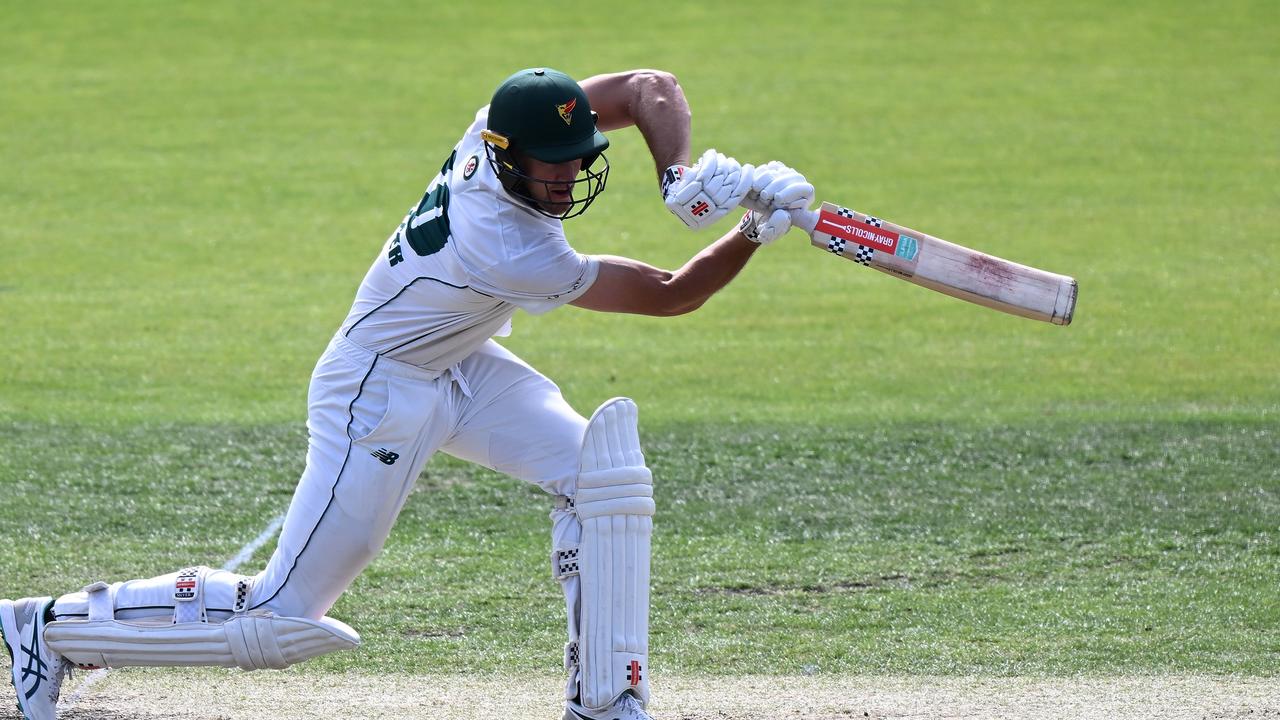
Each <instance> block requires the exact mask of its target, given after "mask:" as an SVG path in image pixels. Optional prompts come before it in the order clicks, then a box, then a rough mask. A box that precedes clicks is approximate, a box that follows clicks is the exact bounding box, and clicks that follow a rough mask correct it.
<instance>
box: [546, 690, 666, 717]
mask: <svg viewBox="0 0 1280 720" xmlns="http://www.w3.org/2000/svg"><path fill="white" fill-rule="evenodd" d="M564 720H653V718H652V717H650V716H649V713H647V712H645V711H644V705H641V704H640V701H639V700H637V699H636V696H635V695H632V694H631V693H629V692H625V693H622V696H621V697H619V698H618V699H617V700H616V701H615V702H614V703H613V705H611V706H609V709H608V710H606V711H604V712H603V713H599V714H595V713H590V712H588V711H587V709H586V708H584V707H582V706H581V705H579V704H578V703H576V702H574V701H572V700H570V701H568V702H566V703H565V708H564Z"/></svg>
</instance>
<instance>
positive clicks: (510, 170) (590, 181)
mask: <svg viewBox="0 0 1280 720" xmlns="http://www.w3.org/2000/svg"><path fill="white" fill-rule="evenodd" d="M484 134H485V140H486V142H485V144H484V147H485V154H486V156H487V158H488V160H489V166H490V167H492V168H493V172H494V174H496V175H497V176H498V181H499V182H501V183H502V187H503V189H505V190H506V191H507V192H508V193H509V194H510V195H512V196H513V197H515V198H516V199H518V200H521V201H523V202H524V203H525V204H527V205H528V206H529V207H531V208H533V209H534V210H535V211H536V212H538V213H540V214H542V215H546V216H547V217H549V218H555V219H557V220H568V219H569V218H572V217H577V216H579V215H581V214H582V213H584V212H586V211H587V208H588V207H590V206H591V203H592V202H594V201H595V199H596V198H597V197H598V196H599V195H600V193H602V192H604V187H605V183H606V182H608V180H609V158H607V157H605V156H604V154H603V153H599V154H597V155H596V156H594V157H589V158H583V160H582V169H581V170H580V171H579V172H578V177H577V178H575V179H574V180H572V181H570V182H564V181H555V180H544V179H542V178H539V177H534V176H532V175H530V174H528V173H527V172H525V171H524V168H523V167H521V166H520V161H519V160H518V159H517V158H516V156H515V153H513V152H511V150H510V148H509V147H508V148H504V147H501V145H500V144H499V143H498V142H495V140H499V139H500V138H497V137H493V136H494V135H495V134H494V133H490V132H489V131H487V130H486V131H485V132H484ZM597 159H599V160H600V162H601V163H603V165H604V167H602V168H600V169H599V170H596V169H593V168H594V167H595V165H596V160H597ZM535 185H541V186H542V187H543V188H544V189H546V190H547V192H546V193H544V194H543V197H547V196H549V195H550V191H551V189H552V187H555V188H557V189H562V188H564V187H565V186H566V185H567V186H568V187H569V202H551V201H547V200H539V199H537V198H536V197H534V194H533V193H532V192H530V188H531V187H532V186H535Z"/></svg>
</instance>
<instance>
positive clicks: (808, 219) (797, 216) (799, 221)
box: [791, 208, 818, 237]
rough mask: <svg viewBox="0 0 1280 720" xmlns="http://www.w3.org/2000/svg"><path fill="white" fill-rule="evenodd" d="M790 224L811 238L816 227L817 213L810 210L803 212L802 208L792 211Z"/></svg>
mask: <svg viewBox="0 0 1280 720" xmlns="http://www.w3.org/2000/svg"><path fill="white" fill-rule="evenodd" d="M791 224H792V225H794V226H795V227H798V228H800V229H801V230H803V231H805V233H806V234H808V235H809V236H810V237H812V236H813V229H814V228H816V227H817V226H818V213H816V212H814V211H812V210H805V209H804V208H801V209H799V210H792V211H791Z"/></svg>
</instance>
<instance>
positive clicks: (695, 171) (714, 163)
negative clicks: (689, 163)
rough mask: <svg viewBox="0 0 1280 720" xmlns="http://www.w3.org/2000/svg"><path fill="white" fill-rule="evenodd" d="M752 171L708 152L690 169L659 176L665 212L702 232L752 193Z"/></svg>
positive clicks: (679, 167)
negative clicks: (749, 192) (669, 212)
mask: <svg viewBox="0 0 1280 720" xmlns="http://www.w3.org/2000/svg"><path fill="white" fill-rule="evenodd" d="M754 176H755V168H753V167H752V166H751V165H742V164H741V163H739V162H738V161H737V160H734V159H733V158H731V157H728V156H726V155H725V154H724V153H718V152H716V151H715V150H708V151H706V152H705V153H703V154H702V157H701V158H699V159H698V162H697V164H695V165H694V166H693V167H692V168H687V167H684V166H683V165H672V166H671V167H669V168H667V171H666V172H665V173H663V174H662V198H663V201H664V202H665V203H666V204H667V209H668V210H670V211H671V213H672V214H673V215H675V216H676V217H678V218H680V219H681V220H682V221H684V224H685V225H688V226H689V227H690V228H691V229H694V230H701V229H702V228H705V227H707V226H708V225H711V224H712V223H714V222H716V221H717V220H719V219H720V218H722V217H724V216H725V215H728V214H729V211H730V210H732V209H734V208H735V207H737V206H738V204H739V203H741V202H742V199H743V197H745V196H746V194H747V192H748V191H749V190H750V189H751V186H752V179H753V178H754Z"/></svg>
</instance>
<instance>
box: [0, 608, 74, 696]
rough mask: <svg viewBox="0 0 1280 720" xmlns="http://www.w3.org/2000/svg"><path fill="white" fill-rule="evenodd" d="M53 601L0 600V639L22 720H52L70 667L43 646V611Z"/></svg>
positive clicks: (66, 662) (64, 660) (57, 655)
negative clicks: (63, 680) (10, 665)
mask: <svg viewBox="0 0 1280 720" xmlns="http://www.w3.org/2000/svg"><path fill="white" fill-rule="evenodd" d="M52 604H53V598H49V597H41V598H26V599H25V600H0V635H3V636H4V644H5V647H6V648H7V649H8V650H9V659H10V661H11V662H12V664H13V672H12V674H11V678H12V680H13V689H14V690H15V691H16V692H17V693H18V710H19V711H21V712H22V717H24V718H26V720H55V719H56V718H57V717H58V693H59V692H60V691H61V690H62V679H63V677H65V676H66V674H67V672H68V671H69V670H70V667H71V663H70V662H69V661H68V660H67V659H66V658H64V657H62V656H61V655H59V654H57V653H55V652H54V651H52V650H50V649H49V646H48V645H45V644H44V624H45V623H44V617H45V611H46V610H47V609H48V608H49V606H50V605H52Z"/></svg>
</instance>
